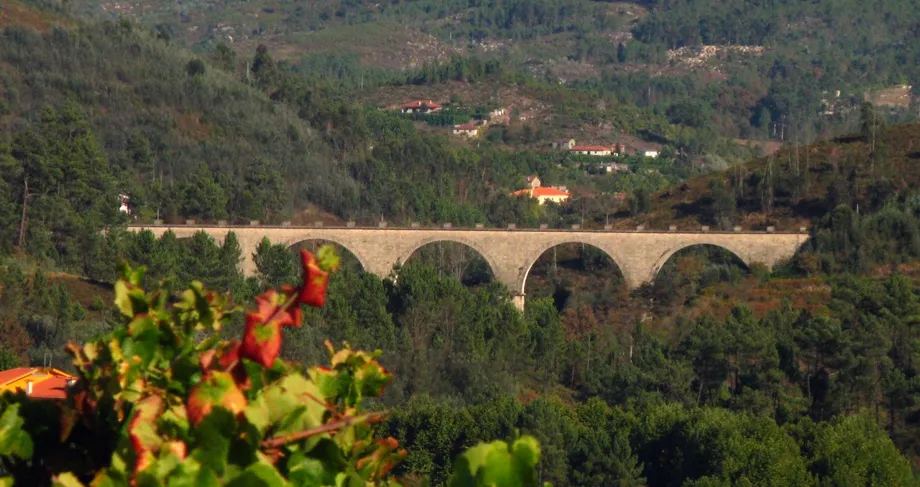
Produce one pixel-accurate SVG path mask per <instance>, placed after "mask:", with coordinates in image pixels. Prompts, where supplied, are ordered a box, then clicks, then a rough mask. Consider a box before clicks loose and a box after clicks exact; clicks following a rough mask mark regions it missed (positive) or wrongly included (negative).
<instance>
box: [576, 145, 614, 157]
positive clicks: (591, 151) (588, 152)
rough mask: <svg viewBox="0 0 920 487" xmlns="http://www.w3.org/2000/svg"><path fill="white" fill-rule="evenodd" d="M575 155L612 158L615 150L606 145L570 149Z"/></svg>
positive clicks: (577, 146)
mask: <svg viewBox="0 0 920 487" xmlns="http://www.w3.org/2000/svg"><path fill="white" fill-rule="evenodd" d="M569 150H570V151H572V152H573V153H575V154H579V155H583V156H610V155H613V148H612V147H610V146H604V145H576V146H574V147H572V148H571V149H569Z"/></svg>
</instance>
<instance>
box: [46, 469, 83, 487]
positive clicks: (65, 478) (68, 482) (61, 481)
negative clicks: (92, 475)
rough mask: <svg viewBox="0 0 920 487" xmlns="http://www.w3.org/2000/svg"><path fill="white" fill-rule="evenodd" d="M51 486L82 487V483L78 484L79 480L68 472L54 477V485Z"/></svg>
mask: <svg viewBox="0 0 920 487" xmlns="http://www.w3.org/2000/svg"><path fill="white" fill-rule="evenodd" d="M51 485H53V486H54V487H83V483H82V482H80V480H79V479H77V477H76V476H75V475H74V474H72V473H70V472H64V473H62V474H61V475H58V476H57V477H55V478H54V483H52V484H51Z"/></svg>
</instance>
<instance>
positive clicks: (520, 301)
mask: <svg viewBox="0 0 920 487" xmlns="http://www.w3.org/2000/svg"><path fill="white" fill-rule="evenodd" d="M511 302H512V303H514V307H515V308H517V309H518V311H520V312H522V313H523V312H524V295H523V294H515V295H513V296H512V297H511Z"/></svg>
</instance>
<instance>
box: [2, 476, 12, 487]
mask: <svg viewBox="0 0 920 487" xmlns="http://www.w3.org/2000/svg"><path fill="white" fill-rule="evenodd" d="M0 487H13V477H0Z"/></svg>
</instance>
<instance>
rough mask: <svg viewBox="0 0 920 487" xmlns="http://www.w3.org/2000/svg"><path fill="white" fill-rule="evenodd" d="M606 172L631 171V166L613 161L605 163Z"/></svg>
mask: <svg viewBox="0 0 920 487" xmlns="http://www.w3.org/2000/svg"><path fill="white" fill-rule="evenodd" d="M603 167H604V171H605V172H624V171H629V166H627V165H626V164H623V163H622V162H611V163H609V164H604V166H603Z"/></svg>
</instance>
